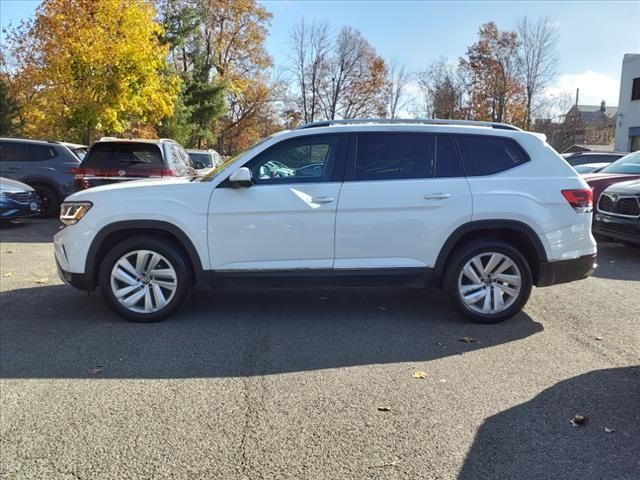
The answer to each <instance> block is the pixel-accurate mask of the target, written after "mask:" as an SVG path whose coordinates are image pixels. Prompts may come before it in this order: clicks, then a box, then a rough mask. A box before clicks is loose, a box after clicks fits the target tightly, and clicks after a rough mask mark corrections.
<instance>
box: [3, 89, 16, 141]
mask: <svg viewBox="0 0 640 480" xmlns="http://www.w3.org/2000/svg"><path fill="white" fill-rule="evenodd" d="M19 113H20V107H19V106H18V102H16V100H15V99H14V98H13V97H12V96H11V95H10V93H9V89H8V88H7V85H6V83H5V82H4V80H2V79H0V136H3V137H4V136H9V135H15V134H17V133H18V131H19V129H20V125H19Z"/></svg>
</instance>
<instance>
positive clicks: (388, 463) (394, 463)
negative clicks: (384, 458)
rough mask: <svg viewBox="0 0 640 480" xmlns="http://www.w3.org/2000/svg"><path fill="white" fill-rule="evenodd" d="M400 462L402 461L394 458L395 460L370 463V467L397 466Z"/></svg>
mask: <svg viewBox="0 0 640 480" xmlns="http://www.w3.org/2000/svg"><path fill="white" fill-rule="evenodd" d="M399 463H400V462H398V461H397V460H394V461H393V462H387V463H380V464H378V465H369V468H384V467H397V466H398V464H399Z"/></svg>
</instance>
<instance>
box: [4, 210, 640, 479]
mask: <svg viewBox="0 0 640 480" xmlns="http://www.w3.org/2000/svg"><path fill="white" fill-rule="evenodd" d="M57 228H58V226H57V221H55V220H44V221H43V220H30V221H27V222H25V223H23V224H21V225H3V226H0V287H1V289H0V290H1V293H0V478H2V479H225V480H227V479H230V480H231V479H233V480H235V479H251V480H253V479H323V480H324V479H327V480H329V479H348V480H352V479H410V480H417V479H464V480H471V479H473V480H476V479H477V480H493V479H495V480H498V479H500V480H505V479H525V480H528V479H532V480H533V479H563V480H571V479H576V480H578V479H580V480H589V479H594V480H595V479H598V480H600V479H607V480H609V479H625V480H637V479H638V478H640V454H639V453H638V452H640V366H639V364H640V250H638V249H633V248H630V247H627V246H624V245H621V244H616V243H603V244H601V245H600V255H599V264H600V266H599V268H598V270H597V271H596V273H595V275H594V276H593V277H591V278H589V279H587V280H584V281H580V282H575V283H571V284H566V285H559V286H554V287H548V288H543V289H534V291H533V293H532V296H531V300H530V301H529V304H528V306H527V307H526V309H525V311H524V312H522V313H521V314H520V315H518V316H517V317H515V318H513V319H511V320H510V321H507V322H505V323H502V324H498V325H476V324H473V323H470V322H468V321H467V320H465V319H464V318H463V317H461V316H460V315H459V314H457V313H456V312H455V311H454V309H453V307H452V305H451V304H450V303H449V301H448V300H447V298H446V296H445V295H443V294H442V293H441V292H422V291H415V290H398V289H379V288H378V289H342V290H339V289H302V290H288V289H282V290H279V289H274V290H236V291H216V292H203V291H197V292H195V293H194V294H193V295H192V296H191V298H190V299H189V301H188V303H187V305H186V306H185V308H184V309H183V310H181V311H180V312H179V314H177V315H176V316H174V317H173V318H171V319H169V320H167V321H165V322H161V323H156V324H133V323H128V322H126V321H124V320H122V319H120V318H119V317H117V316H116V315H114V314H113V313H111V312H110V311H109V310H108V309H107V308H106V307H105V305H104V304H103V302H102V299H101V296H100V293H99V292H96V293H94V294H92V295H90V296H89V295H87V294H86V293H83V292H80V291H78V290H75V289H72V288H70V287H67V286H65V285H63V284H62V283H61V282H60V280H59V279H58V277H57V274H56V272H55V264H54V262H53V256H52V255H53V252H52V250H53V249H52V245H51V243H50V241H51V235H52V234H53V232H55V230H56V229H57ZM463 339H464V340H466V341H463ZM421 373H423V374H424V375H422V374H421ZM422 376H424V378H415V377H422ZM576 415H579V416H584V417H586V419H585V420H582V421H581V420H580V418H577V419H576V420H574V423H576V425H577V426H574V425H573V424H572V423H571V420H572V419H573V418H574V417H575V416H576Z"/></svg>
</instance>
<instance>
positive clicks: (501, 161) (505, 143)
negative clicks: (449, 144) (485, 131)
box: [456, 135, 529, 177]
mask: <svg viewBox="0 0 640 480" xmlns="http://www.w3.org/2000/svg"><path fill="white" fill-rule="evenodd" d="M456 140H457V142H458V146H459V147H460V153H461V154H462V161H463V163H464V169H465V172H466V174H467V176H469V177H478V176H482V175H492V174H494V173H499V172H504V171H505V170H509V169H511V168H514V167H518V166H520V165H522V164H523V163H526V162H528V161H529V157H528V156H527V155H526V154H525V153H524V151H523V150H522V148H521V147H520V146H519V145H518V144H517V143H516V142H515V141H513V140H511V139H510V138H502V137H489V136H483V135H456Z"/></svg>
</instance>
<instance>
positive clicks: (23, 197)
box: [9, 192, 38, 203]
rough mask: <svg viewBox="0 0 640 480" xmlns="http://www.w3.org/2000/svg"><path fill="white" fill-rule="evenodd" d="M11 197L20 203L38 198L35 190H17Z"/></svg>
mask: <svg viewBox="0 0 640 480" xmlns="http://www.w3.org/2000/svg"><path fill="white" fill-rule="evenodd" d="M9 198H10V199H12V200H15V201H16V202H19V203H29V202H34V201H36V200H37V199H38V195H37V194H36V193H35V192H15V193H11V194H10V195H9Z"/></svg>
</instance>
